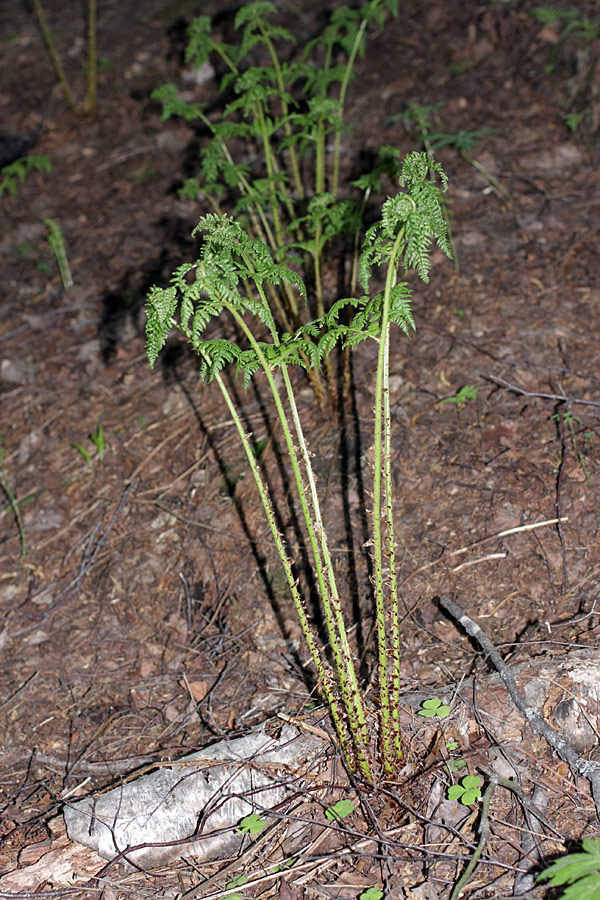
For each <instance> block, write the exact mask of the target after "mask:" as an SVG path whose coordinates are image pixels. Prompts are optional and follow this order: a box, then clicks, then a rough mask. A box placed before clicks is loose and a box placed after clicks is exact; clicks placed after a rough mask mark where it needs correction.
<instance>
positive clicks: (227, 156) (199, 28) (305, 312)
mask: <svg viewBox="0 0 600 900" xmlns="http://www.w3.org/2000/svg"><path fill="white" fill-rule="evenodd" d="M397 11H398V2H397V0H369V2H367V3H366V4H364V5H363V6H362V7H359V8H357V9H355V8H352V7H350V6H345V5H342V6H339V7H338V8H337V9H336V10H335V11H334V12H333V13H332V14H331V18H330V20H329V24H328V26H327V27H326V28H325V30H324V32H323V33H322V34H320V35H319V36H318V37H316V38H315V39H313V40H311V41H309V42H308V43H307V44H306V45H305V46H304V48H303V49H302V51H301V52H296V53H295V52H294V48H295V44H296V39H295V37H294V36H293V34H292V33H291V32H290V31H288V30H287V29H285V28H283V27H281V26H280V25H279V24H277V21H276V18H275V17H276V14H277V9H276V7H275V6H274V4H273V3H270V2H266V0H257V2H253V3H248V4H246V5H244V6H242V7H241V9H240V10H239V11H238V13H237V15H236V17H235V21H234V26H235V29H236V30H237V32H238V33H239V35H240V39H239V42H238V43H237V44H225V43H223V42H222V41H221V40H220V39H219V40H218V39H216V38H214V37H213V35H212V27H211V22H210V19H209V18H208V17H207V16H200V17H199V18H196V19H194V20H193V22H192V23H191V25H190V27H189V29H188V35H189V45H188V47H187V50H186V60H187V61H188V62H193V64H194V65H195V66H196V67H200V66H201V65H203V64H204V63H205V62H206V61H207V60H208V59H209V58H211V57H212V58H216V61H217V64H218V65H219V66H220V67H221V68H223V67H224V68H225V70H226V74H225V75H224V77H223V78H222V80H221V85H220V86H221V92H222V94H223V96H224V97H231V98H232V99H230V101H229V102H228V103H227V105H226V106H225V109H224V111H223V114H222V118H221V120H220V121H219V120H217V121H215V120H214V119H213V118H209V117H208V116H207V114H206V113H205V112H204V111H203V109H202V107H201V106H200V105H199V104H190V103H188V102H186V101H184V100H182V99H181V98H180V97H179V96H178V94H177V90H176V87H175V85H173V84H168V85H164V86H163V87H161V88H159V89H158V90H156V91H154V93H153V95H152V96H153V97H154V98H156V99H158V100H161V101H162V103H163V113H162V115H163V119H166V118H168V117H170V116H182V117H184V118H185V119H186V120H188V121H194V120H199V121H200V122H202V124H203V125H204V126H205V127H206V128H207V129H208V131H209V133H210V135H211V139H210V141H209V142H208V144H207V145H206V146H204V147H203V148H202V155H201V162H200V166H199V171H198V174H197V175H196V176H194V177H192V178H189V179H187V181H186V183H185V184H184V186H183V188H182V191H181V193H182V194H183V195H184V196H186V197H189V198H191V199H193V200H196V199H197V198H199V197H200V198H202V199H204V200H206V201H207V202H208V203H209V204H210V205H211V207H212V209H213V210H214V212H215V213H216V214H217V215H222V214H223V212H224V208H225V206H224V205H225V204H227V208H231V207H232V206H233V212H234V214H235V216H236V218H237V220H238V221H239V222H241V223H242V224H243V226H244V228H245V229H246V231H247V233H248V235H250V236H251V237H253V238H256V239H258V240H260V241H261V242H263V243H264V244H266V245H267V246H268V247H269V249H270V251H271V253H272V254H273V256H274V258H275V260H276V261H277V262H279V263H281V262H283V259H284V257H286V258H287V259H288V261H289V262H290V263H293V264H294V265H295V266H298V267H300V268H302V269H303V271H304V272H305V273H306V279H305V282H306V289H307V290H306V298H304V299H303V300H302V301H301V302H299V301H298V297H297V294H296V292H295V291H294V290H293V287H292V286H291V285H290V284H289V283H288V282H287V281H285V280H282V281H281V282H280V283H276V282H274V281H271V282H270V283H269V284H268V285H267V287H266V290H267V294H268V298H269V305H270V307H271V310H272V313H273V317H274V319H275V320H276V322H277V324H278V326H279V327H280V328H281V329H282V331H283V332H288V333H294V332H296V331H297V330H298V329H300V328H301V327H302V325H303V324H306V322H307V320H308V321H310V318H311V317H313V318H314V317H318V316H320V317H322V316H323V315H324V314H325V312H326V311H327V308H328V306H329V305H330V304H329V299H330V298H328V297H327V293H326V288H325V284H324V281H323V271H324V266H325V265H326V262H327V259H328V258H329V254H330V252H331V251H332V249H333V248H336V247H337V248H338V249H339V242H340V239H341V238H342V237H344V236H345V235H348V236H349V237H350V239H351V243H352V237H354V241H353V244H354V247H355V249H356V248H357V247H358V236H359V232H360V228H361V226H362V218H363V213H364V210H365V206H366V202H367V199H368V197H369V196H370V194H371V193H372V191H373V190H374V189H375V188H376V187H379V188H380V189H381V178H382V177H383V175H384V174H387V175H390V174H391V177H392V178H393V179H395V178H396V177H397V176H398V174H399V161H398V156H397V154H396V155H393V154H389V153H388V154H385V153H384V156H385V159H384V160H382V161H380V164H379V165H378V167H376V170H375V171H374V172H373V173H371V175H370V177H369V178H368V179H367V181H365V180H363V181H361V182H359V181H356V182H355V183H354V186H355V187H356V188H357V189H358V190H359V191H360V192H361V193H362V196H360V195H359V194H356V193H355V194H353V195H350V196H348V191H346V192H345V194H344V195H343V196H342V194H341V192H340V167H341V139H342V134H343V132H344V131H345V130H347V128H346V125H345V123H344V106H345V102H346V96H347V91H348V87H349V84H350V81H351V79H352V77H353V73H354V67H355V63H356V59H357V57H358V56H359V55H361V54H362V53H363V52H364V44H365V35H366V32H367V29H368V28H369V26H373V25H377V26H379V27H381V26H382V25H383V24H384V23H385V20H386V15H387V14H391V15H397ZM257 58H260V61H261V63H262V64H261V65H258V64H256V60H257ZM240 146H241V147H242V148H243V149H242V151H241V152H240V149H239V148H240ZM250 149H251V151H252V152H248V151H249V150H250ZM250 160H252V162H251V161H250ZM256 160H259V162H256ZM354 263H355V264H354V265H353V266H352V278H351V284H350V289H349V293H354V291H355V290H356V287H357V285H356V277H357V274H358V267H357V255H356V254H355V257H354ZM301 334H302V341H303V342H304V343H306V344H307V347H306V348H301V350H302V357H303V359H304V362H305V363H306V364H307V365H306V368H307V370H308V372H309V378H310V380H311V384H312V386H313V389H314V390H315V393H316V394H317V396H318V397H319V398H320V399H321V400H322V399H323V395H324V387H323V381H322V376H321V373H320V372H319V371H318V370H317V367H315V366H313V365H311V364H310V360H311V354H312V353H313V350H312V348H311V347H310V344H311V343H312V335H311V334H310V331H309V330H306V329H305V330H304V331H302V332H301ZM324 365H325V373H326V378H327V380H328V381H329V382H331V380H332V378H333V372H332V367H331V363H330V360H329V359H328V358H326V359H325V363H324ZM330 393H331V392H330Z"/></svg>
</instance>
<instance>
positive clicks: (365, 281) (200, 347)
mask: <svg viewBox="0 0 600 900" xmlns="http://www.w3.org/2000/svg"><path fill="white" fill-rule="evenodd" d="M398 183H399V192H398V193H397V194H396V195H395V196H392V197H388V199H387V200H386V201H385V202H384V204H383V206H382V209H381V217H380V218H379V220H378V221H376V222H375V224H374V225H372V226H371V227H370V228H369V229H368V230H367V232H366V233H365V235H364V239H363V241H362V250H361V253H360V265H359V270H358V271H359V282H360V286H361V287H362V290H363V293H362V294H361V295H359V296H352V297H343V298H341V299H338V300H337V301H336V302H335V303H333V304H332V306H331V307H330V309H329V310H328V311H327V312H325V313H323V314H320V315H318V316H317V317H316V318H314V319H313V320H312V321H310V322H308V323H306V324H304V325H301V326H299V327H296V328H294V329H293V330H291V331H287V330H283V329H282V327H281V324H280V323H279V317H278V309H277V307H276V306H275V307H274V306H273V303H272V292H271V289H272V288H278V289H279V288H283V286H284V285H285V288H286V290H289V292H290V293H291V294H292V295H293V296H294V297H295V302H296V303H297V304H298V305H299V306H300V305H302V304H303V303H304V302H305V301H306V299H307V290H306V285H305V282H304V280H303V279H302V278H301V276H300V274H299V272H298V270H297V268H291V267H290V266H288V265H285V262H284V260H285V254H284V248H279V249H276V250H275V249H273V248H272V247H271V246H270V245H269V243H267V242H265V241H264V240H260V239H259V238H257V237H254V236H252V235H250V234H248V232H247V231H246V230H245V228H244V227H243V226H242V225H241V224H240V223H239V222H237V221H236V220H234V219H233V218H232V217H230V216H225V215H219V214H217V213H211V214H209V215H206V216H204V217H203V218H202V219H201V220H200V223H199V225H198V227H197V228H196V229H195V231H194V234H195V235H196V234H199V235H201V236H202V237H203V242H202V245H201V249H200V252H199V256H198V258H197V259H196V261H195V262H193V263H188V264H185V265H182V266H180V267H179V268H178V269H177V270H176V271H175V273H174V274H173V277H172V279H171V284H170V286H169V287H167V288H161V287H156V286H155V287H153V288H151V290H150V292H149V295H148V298H147V323H146V335H147V344H146V348H147V353H148V358H149V362H150V365H151V366H153V365H154V364H155V362H156V360H157V357H158V354H159V352H160V351H161V349H162V347H163V346H164V344H165V342H166V340H167V338H168V336H169V334H170V332H171V331H172V330H173V329H177V330H178V331H180V332H181V333H182V334H183V335H184V337H185V338H186V340H187V341H188V342H189V344H190V345H191V346H192V348H193V349H194V351H195V352H196V354H197V355H198V357H199V363H200V365H199V374H200V377H201V378H202V379H203V380H204V381H207V382H210V381H213V380H214V381H215V382H216V384H217V387H218V388H219V390H220V392H221V395H222V397H223V401H224V403H225V405H226V407H227V410H228V412H229V415H230V416H231V419H232V421H233V423H234V426H235V428H236V430H237V433H238V436H239V439H240V442H241V444H242V447H243V449H244V453H245V456H246V461H247V463H248V465H249V467H250V471H251V473H252V476H253V478H254V481H255V484H256V487H257V490H258V492H259V496H260V499H261V502H262V505H263V509H264V512H265V515H266V518H267V522H268V525H269V529H270V532H271V537H272V539H273V542H274V545H275V548H276V550H277V553H278V554H279V557H280V561H281V565H282V567H283V570H284V572H285V578H286V581H287V584H288V587H289V591H290V595H291V597H292V600H293V603H294V606H295V609H296V612H297V615H298V618H299V622H300V627H301V629H302V633H303V636H304V640H305V642H306V646H307V649H308V652H309V654H310V657H311V659H312V662H313V665H314V668H315V672H316V675H317V678H318V680H319V682H320V684H321V686H322V690H323V694H324V696H325V700H326V701H327V704H328V706H329V709H330V712H331V716H332V720H333V724H334V726H335V730H336V733H337V736H338V739H339V742H340V745H341V750H342V753H343V754H344V757H345V759H346V762H347V764H348V766H349V768H350V769H351V770H352V771H354V772H360V773H361V775H362V777H363V778H365V779H366V780H367V781H369V782H371V783H372V782H373V781H374V774H375V773H374V770H373V762H372V747H373V744H374V743H378V744H379V759H378V762H377V766H378V768H380V769H381V771H382V772H383V773H384V774H385V775H386V776H389V777H393V776H394V774H395V772H397V770H398V768H399V766H400V764H401V760H402V736H401V730H400V718H399V707H400V685H401V657H402V653H401V646H400V632H399V621H400V610H399V598H398V587H397V580H396V557H395V553H396V549H395V538H394V505H393V482H392V471H391V458H392V452H391V446H392V443H391V424H392V416H391V407H390V399H389V396H390V391H389V357H390V340H391V338H390V331H391V327H392V325H394V326H396V327H398V328H399V329H400V330H401V331H403V332H405V333H406V334H409V333H410V331H411V329H413V328H414V321H413V316H412V309H411V290H410V288H409V285H408V283H407V282H406V281H403V280H400V277H401V276H400V273H401V272H402V275H405V274H406V273H407V272H408V271H409V270H410V269H412V270H414V271H415V272H416V273H417V275H418V276H419V277H420V278H421V279H422V280H424V281H427V280H428V276H429V270H430V266H431V260H430V249H431V243H432V241H436V242H437V244H438V246H439V247H440V248H441V249H442V251H443V252H445V253H446V254H448V255H449V253H450V251H449V245H448V239H447V232H446V225H445V221H444V216H443V213H442V208H441V201H440V198H441V194H442V191H444V190H446V187H447V179H446V176H445V174H444V172H443V170H442V168H441V166H440V165H439V164H438V163H435V162H434V161H433V160H431V159H428V158H427V156H426V155H425V154H424V153H410V154H409V155H408V156H407V157H406V159H405V160H404V162H403V163H402V166H401V170H400V176H399V181H398ZM440 185H441V186H440ZM375 268H381V269H382V270H383V271H382V275H383V283H384V287H383V290H381V289H380V285H381V281H378V282H377V287H376V288H375V290H372V289H371V276H372V271H373V269H375ZM349 313H351V316H349V315H348V314H349ZM220 316H228V317H229V319H230V320H231V321H233V323H235V325H236V327H237V331H238V333H239V334H240V335H241V336H242V338H243V343H241V344H238V343H237V342H236V341H234V340H225V339H222V338H211V337H208V336H207V335H206V330H207V328H208V326H209V325H210V324H211V322H212V321H213V320H214V319H218V318H219V317H220ZM367 339H372V340H375V341H376V343H377V364H376V371H375V392H374V405H375V413H374V423H373V472H374V476H373V491H372V544H370V547H371V551H372V556H373V590H374V606H375V622H376V628H375V632H376V641H377V687H378V708H377V716H378V723H379V725H378V734H377V735H374V734H371V733H370V729H369V725H368V721H369V719H368V717H367V706H366V704H367V697H366V695H365V694H363V692H362V691H361V689H360V685H359V681H358V677H357V671H356V665H355V661H354V653H353V651H352V648H351V645H350V640H349V637H348V628H347V626H346V622H345V617H344V612H343V607H342V600H341V596H340V590H339V585H338V582H337V580H336V567H335V566H334V565H333V561H332V555H331V550H330V545H329V537H328V534H327V529H326V526H325V522H324V520H323V516H322V512H321V500H320V497H319V492H318V488H317V479H316V477H315V473H314V470H313V466H312V462H311V452H310V448H309V444H308V441H307V439H306V436H305V433H304V428H303V425H302V421H301V417H300V413H299V410H298V407H297V404H296V396H295V393H294V388H293V384H292V378H291V370H292V368H293V367H295V366H299V367H301V368H303V369H305V370H308V371H309V372H311V371H316V372H320V371H321V370H322V367H323V365H324V364H325V362H326V359H327V357H328V355H329V354H330V353H331V351H332V350H333V348H334V347H335V346H336V345H337V344H341V346H342V347H343V348H347V349H348V350H350V349H351V348H353V347H354V346H356V345H357V344H359V343H360V342H362V341H364V340H367ZM228 365H233V366H234V367H235V369H236V370H237V372H238V373H239V374H240V375H241V377H242V381H243V384H244V386H247V385H248V384H249V383H250V381H251V380H252V378H253V377H254V376H255V375H256V374H257V373H259V372H260V373H261V375H262V378H263V383H264V384H265V388H266V389H267V390H268V392H269V394H270V402H272V408H273V414H274V416H275V417H276V419H277V422H278V426H279V429H280V431H281V435H282V441H283V444H284V446H285V450H286V455H287V462H288V464H289V467H290V472H291V484H292V486H293V488H294V490H295V494H296V496H297V499H298V503H299V509H300V511H301V521H302V525H303V528H304V539H305V542H306V549H307V553H308V554H310V558H311V562H312V569H313V574H314V579H315V583H316V585H317V591H318V597H319V600H320V604H321V612H322V618H323V622H324V627H325V630H326V633H327V639H328V643H329V647H330V653H331V655H330V656H329V651H327V655H326V651H325V649H324V646H323V645H324V643H325V642H324V641H323V640H321V638H320V637H317V634H316V631H315V628H314V625H313V623H312V621H311V619H310V617H309V615H308V612H307V604H306V600H305V598H304V596H303V595H302V593H301V588H300V584H299V581H298V578H297V576H296V574H295V571H294V568H293V564H292V560H291V559H290V550H289V547H288V545H287V544H286V543H285V542H284V538H283V536H282V534H281V532H280V529H279V527H278V524H277V520H276V518H275V515H274V512H273V506H272V501H271V490H270V487H269V484H268V482H266V481H265V480H264V478H263V474H262V472H261V468H260V466H259V464H258V462H257V460H256V456H255V453H254V452H253V445H254V439H253V436H252V435H248V434H247V432H246V430H245V427H244V422H243V420H242V418H241V416H240V411H239V409H238V407H237V406H236V403H235V401H234V399H233V396H232V394H231V392H230V390H229V389H228V387H227V383H226V381H225V380H224V379H223V377H222V374H221V373H222V371H223V369H224V368H225V367H226V366H228ZM276 373H277V374H278V375H279V377H278V378H277V379H276V378H275V374H276Z"/></svg>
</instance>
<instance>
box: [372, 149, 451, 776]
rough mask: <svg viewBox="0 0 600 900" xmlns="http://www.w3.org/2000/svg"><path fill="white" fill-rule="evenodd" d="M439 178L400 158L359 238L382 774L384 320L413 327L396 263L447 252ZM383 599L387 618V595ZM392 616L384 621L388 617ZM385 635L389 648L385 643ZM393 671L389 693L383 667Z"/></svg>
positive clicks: (386, 462)
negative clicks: (365, 303) (371, 290)
mask: <svg viewBox="0 0 600 900" xmlns="http://www.w3.org/2000/svg"><path fill="white" fill-rule="evenodd" d="M432 175H433V177H435V176H436V175H439V177H440V179H441V181H442V185H443V188H444V189H445V188H446V176H445V174H444V172H443V170H442V169H441V167H440V166H439V165H438V164H437V163H435V162H432V161H431V160H428V159H427V157H426V156H425V154H423V153H412V154H409V156H407V158H406V160H405V162H404V165H403V167H402V171H401V174H400V185H401V186H406V187H407V192H406V193H405V194H401V195H399V196H398V197H395V198H393V199H388V200H386V202H385V203H384V205H383V209H382V216H381V221H380V222H378V223H376V224H375V225H373V226H372V227H371V228H370V229H369V231H368V232H367V234H366V236H365V246H364V249H363V253H362V258H361V283H362V285H363V288H364V289H367V287H368V283H369V278H370V267H371V265H372V264H381V263H384V264H385V265H386V267H387V272H386V281H385V289H384V292H383V298H382V302H381V319H380V334H379V351H378V359H377V375H376V383H375V423H374V447H373V452H374V461H373V468H374V478H373V587H374V591H375V614H376V629H377V645H378V648H377V659H378V686H379V717H380V724H379V740H380V746H381V761H382V765H383V767H384V769H385V771H386V772H388V773H390V774H391V773H392V772H393V771H394V769H395V768H396V766H397V763H398V761H399V759H401V757H402V740H401V735H400V726H399V719H398V714H397V705H398V697H399V691H400V675H399V673H400V641H399V633H398V594H397V582H396V573H395V548H394V524H393V497H392V477H391V414H390V406H389V340H390V333H389V332H390V324H391V322H393V321H395V323H396V324H398V325H399V326H400V327H401V328H403V330H404V331H406V332H408V328H409V327H410V328H414V322H413V319H412V313H411V311H410V307H409V306H407V305H406V300H407V293H406V284H403V283H400V284H398V283H397V270H398V266H399V263H400V262H401V261H402V259H404V263H405V267H408V265H411V266H413V267H414V268H415V269H416V271H417V273H418V274H419V275H420V277H421V278H422V279H423V280H424V281H427V280H428V272H429V266H430V262H429V256H428V248H429V244H430V241H431V239H432V238H435V239H436V240H437V242H438V245H439V246H440V247H441V248H442V250H444V252H445V253H447V254H449V247H448V242H447V236H446V226H445V221H444V217H443V213H442V209H441V203H440V191H439V188H438V187H437V186H436V185H435V183H433V182H432V181H431V180H430V179H431V176H432ZM382 481H383V482H384V490H385V510H386V516H385V518H386V530H387V557H388V565H389V566H390V567H392V566H393V567H394V572H393V574H390V580H389V585H388V589H387V591H386V587H385V584H384V539H383V530H382V518H383V512H384V504H383V498H382ZM387 597H389V599H390V615H389V616H388V614H387V611H386V598H387ZM390 618H391V622H390ZM390 640H391V646H390ZM390 662H391V668H392V690H391V696H390V685H389V672H388V666H389V664H390Z"/></svg>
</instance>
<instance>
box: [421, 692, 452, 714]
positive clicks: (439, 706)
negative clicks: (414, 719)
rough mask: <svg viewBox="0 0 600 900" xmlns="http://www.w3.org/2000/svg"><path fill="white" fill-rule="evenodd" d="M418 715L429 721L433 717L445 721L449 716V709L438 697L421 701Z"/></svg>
mask: <svg viewBox="0 0 600 900" xmlns="http://www.w3.org/2000/svg"><path fill="white" fill-rule="evenodd" d="M418 715H419V716H423V718H424V719H431V718H433V716H436V717H437V718H438V719H445V718H446V716H449V715H450V707H449V706H446V705H445V704H443V703H442V701H441V700H440V698H439V697H431V699H429V700H423V703H422V704H421V709H420V710H419V712H418Z"/></svg>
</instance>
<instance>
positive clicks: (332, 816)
mask: <svg viewBox="0 0 600 900" xmlns="http://www.w3.org/2000/svg"><path fill="white" fill-rule="evenodd" d="M354 809H355V806H354V803H353V802H352V800H338V801H337V803H334V804H333V806H328V807H327V809H326V810H325V818H326V819H329V821H330V822H337V821H340V820H341V819H347V818H348V816H351V815H352V813H353V812H354Z"/></svg>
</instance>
